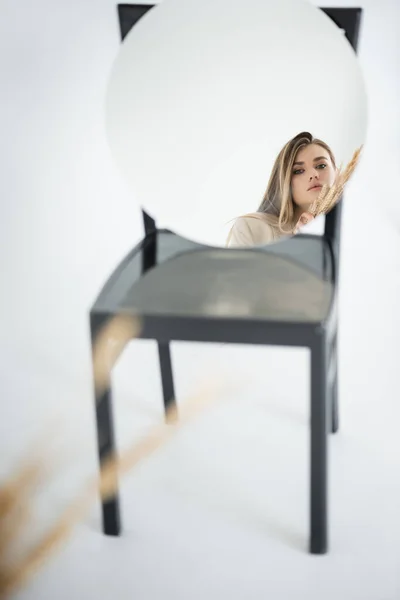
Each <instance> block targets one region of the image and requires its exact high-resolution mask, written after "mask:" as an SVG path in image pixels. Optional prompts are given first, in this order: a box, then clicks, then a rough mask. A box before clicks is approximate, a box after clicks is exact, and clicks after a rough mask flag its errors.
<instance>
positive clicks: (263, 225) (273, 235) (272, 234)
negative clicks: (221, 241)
mask: <svg viewBox="0 0 400 600" xmlns="http://www.w3.org/2000/svg"><path fill="white" fill-rule="evenodd" d="M283 237H287V236H285V234H283V233H282V232H281V231H280V230H279V227H278V220H277V219H276V218H275V217H272V216H271V215H265V214H263V213H249V214H248V215H244V216H243V217H238V218H237V219H236V221H235V223H234V224H233V227H232V229H231V230H230V232H229V235H228V238H227V240H226V244H225V245H226V247H228V248H233V247H243V246H248V247H251V246H266V245H267V244H273V243H274V242H277V241H278V240H279V239H281V238H283Z"/></svg>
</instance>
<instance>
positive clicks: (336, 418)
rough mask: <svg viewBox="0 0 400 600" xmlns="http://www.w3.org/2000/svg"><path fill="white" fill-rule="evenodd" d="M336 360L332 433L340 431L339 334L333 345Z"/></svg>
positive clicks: (332, 396) (333, 355)
mask: <svg viewBox="0 0 400 600" xmlns="http://www.w3.org/2000/svg"><path fill="white" fill-rule="evenodd" d="M331 360H334V361H335V363H334V376H333V382H332V384H331V385H332V389H331V398H332V426H331V431H332V433H336V432H337V431H338V430H339V399H338V353H337V332H336V335H335V339H334V341H333V345H332V358H331Z"/></svg>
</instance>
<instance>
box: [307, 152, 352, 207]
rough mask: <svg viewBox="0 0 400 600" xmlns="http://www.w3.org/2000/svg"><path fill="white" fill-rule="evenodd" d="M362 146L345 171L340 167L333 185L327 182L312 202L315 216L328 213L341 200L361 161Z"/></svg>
mask: <svg viewBox="0 0 400 600" xmlns="http://www.w3.org/2000/svg"><path fill="white" fill-rule="evenodd" d="M362 148H363V146H360V147H359V148H357V150H355V152H354V154H353V156H352V158H351V160H350V162H349V163H348V165H347V167H346V168H345V170H344V171H343V170H342V167H340V168H339V170H338V173H337V176H336V179H335V182H334V184H333V185H332V186H331V187H329V186H328V185H327V184H325V185H324V186H323V187H322V189H321V191H320V193H319V194H318V198H317V199H316V200H315V201H314V202H313V203H312V205H311V206H310V208H309V211H308V212H310V213H311V214H312V215H313V216H314V217H318V216H319V215H322V214H324V215H325V214H327V213H328V212H330V211H331V210H332V208H333V207H334V206H335V205H336V204H337V202H338V201H339V200H340V198H341V197H342V195H343V191H344V187H345V185H346V183H347V182H348V181H349V179H350V177H351V176H352V175H353V173H354V171H355V169H356V167H357V165H358V163H359V160H360V156H361V151H362Z"/></svg>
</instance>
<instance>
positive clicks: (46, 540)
mask: <svg viewBox="0 0 400 600" xmlns="http://www.w3.org/2000/svg"><path fill="white" fill-rule="evenodd" d="M139 331H140V327H139V323H138V321H137V320H136V319H133V318H127V317H116V318H115V319H114V320H113V321H112V322H110V323H109V324H108V325H107V326H106V327H105V329H104V330H103V331H102V332H101V333H100V335H99V337H98V340H97V343H96V348H95V351H94V357H95V385H96V386H97V389H100V390H101V389H102V387H103V386H104V385H106V384H107V381H108V378H109V372H110V368H111V366H112V364H113V363H114V362H115V360H116V357H117V356H118V355H119V354H120V352H121V351H122V349H123V348H124V345H126V343H127V341H128V340H129V339H132V336H134V335H137V334H138V332H139ZM110 336H111V337H112V339H113V343H112V344H111V345H110V343H109V340H110ZM96 361H97V362H96ZM215 383H216V381H215V380H214V381H213V385H211V382H210V381H208V382H207V384H206V385H203V387H202V388H200V389H198V391H197V393H196V394H195V395H194V396H193V397H191V398H189V400H187V401H186V402H185V403H184V405H183V406H182V408H181V410H180V415H179V424H178V425H177V424H176V423H177V409H176V407H175V405H174V404H173V405H171V407H170V408H169V409H168V410H167V411H166V423H167V425H172V424H174V425H175V426H174V427H171V426H170V427H166V426H165V424H162V425H159V426H156V427H154V428H153V429H152V430H151V431H150V432H149V433H148V434H147V435H145V436H144V438H143V439H142V440H141V441H140V442H139V443H135V444H132V445H131V446H130V447H128V449H126V450H125V451H124V452H123V453H122V454H121V456H120V457H109V459H108V460H106V461H105V462H104V464H103V465H102V469H101V471H100V475H99V476H97V477H94V478H93V480H92V481H91V482H89V483H88V485H87V486H86V487H85V489H84V490H83V492H82V493H81V494H80V496H79V497H78V498H77V499H76V500H75V501H74V502H72V503H71V504H70V505H69V506H68V507H67V508H66V509H65V511H64V512H63V513H62V514H61V516H60V517H59V518H58V520H57V522H56V523H55V525H54V526H53V527H51V528H50V529H49V531H47V532H46V533H45V534H44V535H43V537H42V538H41V539H40V540H39V541H38V542H37V543H36V544H35V545H34V546H33V547H32V548H31V549H30V550H29V551H28V552H27V553H26V554H25V555H24V556H23V557H22V558H21V559H20V560H19V561H17V562H15V561H14V562H10V561H9V560H8V557H7V556H6V551H7V549H8V548H9V547H10V546H11V544H13V543H14V544H15V543H17V542H18V538H19V536H20V533H21V530H22V528H23V527H24V526H26V523H27V515H28V514H29V506H30V505H31V503H32V498H31V493H30V492H31V491H32V488H33V487H34V486H35V485H36V484H37V482H38V481H39V479H40V476H41V475H42V473H43V464H42V466H40V462H39V461H35V462H31V463H29V464H27V465H26V466H24V467H22V468H21V469H20V470H19V471H18V472H17V474H16V475H15V476H14V477H13V478H10V479H9V481H7V482H6V483H5V484H3V485H2V486H1V487H0V534H1V535H3V532H8V533H7V535H6V537H5V538H4V539H3V537H2V538H1V546H0V549H1V552H0V599H1V600H5V599H6V598H7V599H8V598H9V596H10V595H11V594H13V593H14V592H15V591H16V590H18V589H19V588H21V587H22V586H23V585H24V584H25V583H26V582H27V581H28V580H29V578H30V577H32V576H33V575H34V574H35V573H36V571H37V570H38V569H39V568H40V566H41V565H42V564H43V563H44V562H45V561H46V560H47V559H48V558H49V557H50V556H51V555H52V554H54V552H55V551H56V550H57V549H58V548H60V547H61V545H62V544H63V543H64V542H65V541H66V540H67V538H68V537H69V536H70V535H71V534H72V532H73V530H74V528H75V526H76V525H77V523H79V522H80V521H81V520H82V519H83V518H84V517H85V515H86V513H87V512H88V510H89V509H90V506H91V504H92V502H93V501H94V500H95V499H96V498H97V497H98V494H99V493H100V497H101V498H102V499H103V500H105V499H107V498H110V497H112V496H113V495H114V494H115V492H116V490H117V487H118V476H121V475H124V474H125V473H127V472H129V471H131V470H132V469H134V468H135V467H136V466H137V465H138V464H139V463H140V462H141V461H143V460H144V459H146V458H148V457H149V456H150V455H151V454H153V453H154V452H155V451H156V450H157V449H159V448H161V447H162V446H163V445H164V444H165V443H166V442H167V441H168V439H170V438H171V437H172V436H173V435H174V434H175V433H176V432H177V431H178V430H180V428H181V427H183V426H184V425H185V424H186V423H188V422H189V421H190V420H192V419H193V418H194V417H195V416H196V415H198V414H199V413H201V411H203V410H204V409H205V408H206V407H207V406H209V405H210V403H211V402H213V401H214V399H215V394H214V393H212V392H215V391H216V387H215ZM21 516H23V519H21Z"/></svg>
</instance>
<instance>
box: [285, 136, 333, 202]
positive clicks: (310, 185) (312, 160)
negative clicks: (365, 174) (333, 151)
mask: <svg viewBox="0 0 400 600" xmlns="http://www.w3.org/2000/svg"><path fill="white" fill-rule="evenodd" d="M335 177H336V169H335V167H334V166H333V163H332V161H331V159H330V157H329V153H328V152H327V151H326V150H325V149H324V148H322V146H318V145H317V144H308V145H307V146H304V148H300V150H299V151H298V153H297V155H296V158H295V162H294V164H293V170H292V180H291V189H292V197H293V201H294V203H295V204H296V205H297V206H298V207H299V208H301V209H302V210H304V211H307V210H308V209H309V207H310V205H311V204H312V203H313V202H314V200H315V199H316V198H317V197H318V194H319V192H320V190H321V187H322V186H323V185H324V184H325V183H326V184H328V185H329V186H331V185H332V184H333V182H334V181H335Z"/></svg>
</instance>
